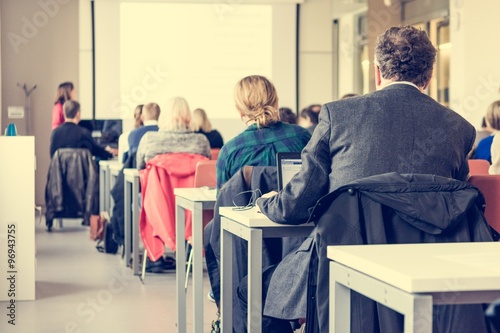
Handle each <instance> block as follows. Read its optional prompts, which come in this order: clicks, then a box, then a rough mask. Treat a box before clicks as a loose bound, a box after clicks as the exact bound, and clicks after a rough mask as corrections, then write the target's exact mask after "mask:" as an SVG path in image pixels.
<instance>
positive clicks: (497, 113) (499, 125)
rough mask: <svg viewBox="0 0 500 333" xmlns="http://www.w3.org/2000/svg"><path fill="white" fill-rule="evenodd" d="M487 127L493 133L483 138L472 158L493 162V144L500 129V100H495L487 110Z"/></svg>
mask: <svg viewBox="0 0 500 333" xmlns="http://www.w3.org/2000/svg"><path fill="white" fill-rule="evenodd" d="M485 118H486V128H487V130H488V132H490V133H491V134H490V135H488V136H487V137H485V138H483V139H481V140H480V141H479V142H478V144H477V147H476V149H475V151H474V153H473V154H472V157H471V158H472V159H480V160H487V161H488V162H490V164H491V161H492V160H491V157H492V156H491V154H492V151H491V149H492V148H491V144H492V142H493V138H494V136H495V134H496V132H497V131H499V130H500V100H499V101H494V102H493V103H491V104H490V105H489V106H488V109H487V110H486V117H485Z"/></svg>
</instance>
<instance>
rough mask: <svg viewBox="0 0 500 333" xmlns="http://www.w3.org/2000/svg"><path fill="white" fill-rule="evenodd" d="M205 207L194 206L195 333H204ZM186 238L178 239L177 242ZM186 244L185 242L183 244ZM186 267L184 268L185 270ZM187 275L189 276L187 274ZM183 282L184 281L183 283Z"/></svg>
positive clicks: (200, 205)
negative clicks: (203, 262) (203, 263)
mask: <svg viewBox="0 0 500 333" xmlns="http://www.w3.org/2000/svg"><path fill="white" fill-rule="evenodd" d="M202 206H203V205H202V204H201V203H200V202H197V203H195V204H194V209H193V211H192V213H193V221H192V225H191V228H192V239H191V243H192V246H193V247H192V249H191V251H193V276H192V278H193V315H194V320H193V328H194V332H195V333H203V322H204V320H203V318H204V317H203V296H204V295H203V266H202V248H203V246H202V245H203V207H202ZM183 239H184V238H177V242H180V241H182V240H183ZM183 243H184V242H183ZM184 267H185V265H184V266H182V268H183V269H185V268H184ZM186 274H189V272H187V273H186ZM181 282H182V281H181Z"/></svg>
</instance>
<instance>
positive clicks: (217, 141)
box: [191, 108, 224, 148]
mask: <svg viewBox="0 0 500 333" xmlns="http://www.w3.org/2000/svg"><path fill="white" fill-rule="evenodd" d="M191 129H192V130H193V131H194V132H195V133H200V134H203V135H205V136H206V137H207V139H208V142H210V148H222V146H223V145H224V139H223V138H222V135H220V133H219V131H217V130H215V129H213V128H212V124H211V123H210V120H208V117H207V114H206V112H205V110H203V109H199V108H198V109H195V110H194V111H193V116H192V117H191Z"/></svg>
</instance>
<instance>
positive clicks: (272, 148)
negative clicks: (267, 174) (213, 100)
mask: <svg viewBox="0 0 500 333" xmlns="http://www.w3.org/2000/svg"><path fill="white" fill-rule="evenodd" d="M234 99H235V102H236V109H237V111H238V112H239V114H240V117H241V119H242V121H244V122H245V124H246V125H247V126H248V127H247V129H246V130H245V131H244V132H242V133H240V134H238V135H237V136H236V137H235V138H233V139H232V140H230V141H228V142H227V143H226V144H225V145H224V146H223V147H222V149H221V151H220V153H219V158H218V160H217V188H220V187H221V186H222V185H223V184H224V183H225V182H226V181H228V180H229V178H231V177H232V176H233V175H234V174H235V173H236V172H237V171H238V170H240V169H241V168H242V167H243V166H245V165H253V166H271V165H276V153H277V152H294V151H301V150H302V148H303V147H304V146H305V145H306V144H307V142H308V141H309V139H310V137H311V135H310V134H309V133H307V131H304V130H303V129H302V128H300V127H299V126H296V125H291V124H285V123H283V122H281V121H280V120H279V114H278V95H277V93H276V88H275V87H274V85H273V84H272V83H271V82H270V81H269V80H268V79H267V78H265V77H263V76H259V75H252V76H247V77H245V78H243V79H241V80H240V81H239V82H238V83H237V84H236V87H235V90H234Z"/></svg>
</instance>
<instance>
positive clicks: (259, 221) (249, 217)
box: [219, 206, 314, 228]
mask: <svg viewBox="0 0 500 333" xmlns="http://www.w3.org/2000/svg"><path fill="white" fill-rule="evenodd" d="M234 208H235V207H220V208H219V215H220V216H221V217H222V216H224V217H227V218H229V219H231V220H233V221H235V222H238V223H240V224H242V225H244V226H246V227H249V228H262V227H284V228H289V227H290V226H295V227H302V226H303V227H308V228H310V227H311V226H314V223H307V224H299V225H291V224H279V223H276V222H273V221H271V220H270V219H269V218H268V217H267V216H266V215H264V214H262V213H261V212H259V211H258V208H257V206H255V207H253V208H250V209H247V210H234Z"/></svg>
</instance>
